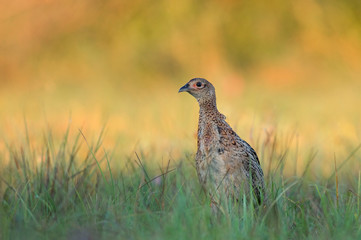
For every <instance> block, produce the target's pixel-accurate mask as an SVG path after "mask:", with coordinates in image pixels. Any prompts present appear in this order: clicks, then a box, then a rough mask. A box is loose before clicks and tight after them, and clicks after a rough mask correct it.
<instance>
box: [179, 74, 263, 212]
mask: <svg viewBox="0 0 361 240" xmlns="http://www.w3.org/2000/svg"><path fill="white" fill-rule="evenodd" d="M179 92H188V93H190V94H191V95H192V96H193V97H195V98H196V99H197V101H198V104H199V122H198V140H197V147H198V150H197V154H196V158H195V162H196V170H197V174H198V178H199V181H200V183H201V185H202V188H203V189H204V190H205V191H206V192H207V193H209V194H210V195H211V201H212V203H213V204H215V205H220V204H221V203H220V202H221V201H222V199H223V198H224V197H230V198H232V199H233V200H236V201H238V200H239V199H242V198H243V195H244V194H245V196H247V198H249V196H250V194H254V196H255V198H253V199H256V200H257V202H258V203H259V204H260V203H261V202H262V201H263V199H264V198H265V192H264V180H263V172H262V168H261V165H260V162H259V160H258V157H257V154H256V152H255V151H254V150H253V148H252V147H251V146H250V145H249V144H248V143H247V142H246V141H244V140H242V139H241V138H240V137H239V136H238V135H237V134H236V133H235V132H234V131H233V130H232V128H231V127H230V126H229V125H228V123H227V122H226V120H225V119H226V117H225V116H224V115H223V114H221V113H220V112H219V111H218V109H217V104H216V93H215V89H214V87H213V85H212V84H211V83H210V82H208V81H207V80H206V79H203V78H194V79H191V80H190V81H189V82H188V83H187V84H185V85H184V86H183V87H181V88H180V89H179ZM222 196H223V197H222ZM212 203H211V205H212Z"/></svg>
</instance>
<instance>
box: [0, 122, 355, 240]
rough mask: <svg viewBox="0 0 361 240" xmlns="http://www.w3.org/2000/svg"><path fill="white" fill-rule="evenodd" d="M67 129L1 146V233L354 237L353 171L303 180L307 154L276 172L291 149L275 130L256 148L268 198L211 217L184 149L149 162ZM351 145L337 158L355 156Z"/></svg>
mask: <svg viewBox="0 0 361 240" xmlns="http://www.w3.org/2000/svg"><path fill="white" fill-rule="evenodd" d="M70 132H71V131H70V128H68V130H67V131H66V132H65V134H64V136H63V138H62V139H61V141H58V140H56V139H54V137H53V136H52V133H51V131H50V130H49V131H48V132H47V133H46V134H44V139H43V141H42V142H43V143H42V144H40V147H35V146H33V143H32V142H31V140H29V137H25V141H24V142H23V144H19V145H17V146H12V145H7V148H6V150H5V151H4V152H2V153H1V156H0V159H1V160H0V161H1V164H2V167H1V169H0V174H1V175H0V194H1V195H0V196H1V199H0V200H1V206H0V231H1V239H305V238H306V239H307V238H309V239H315V238H317V239H332V238H333V239H338V238H355V239H356V238H360V237H361V218H360V213H361V211H360V201H361V199H360V196H361V177H360V174H358V175H355V176H348V180H347V181H346V180H345V179H346V178H343V177H341V175H340V172H341V171H342V168H341V167H343V165H342V163H341V162H340V164H339V165H337V164H335V171H334V173H333V174H332V175H331V176H329V177H328V179H327V178H324V177H323V178H321V177H319V178H317V177H316V178H315V177H312V176H313V174H311V173H310V171H311V168H312V167H311V166H312V161H314V160H315V158H316V157H315V155H314V154H313V153H312V152H311V153H310V154H309V155H308V156H309V157H308V159H298V161H305V162H306V163H308V164H306V167H305V168H304V171H303V173H302V174H301V175H300V176H298V177H297V176H290V177H287V176H286V175H285V174H283V170H284V167H285V166H286V164H287V161H289V160H294V158H293V157H292V154H291V153H290V152H291V151H293V150H292V147H291V146H290V144H289V145H287V144H286V145H283V146H282V147H281V144H279V142H280V140H279V139H278V138H276V137H275V136H269V138H268V139H266V140H264V141H263V142H258V143H257V144H256V145H257V148H258V152H259V154H260V156H261V159H262V162H263V163H262V165H263V168H264V172H265V175H266V180H267V191H268V204H267V205H266V206H265V207H257V206H254V205H252V204H248V202H247V201H241V202H239V203H238V204H230V206H229V207H228V208H227V209H226V211H225V213H224V214H223V215H221V216H219V217H217V218H216V217H215V216H214V214H212V211H211V208H210V206H209V204H210V199H209V196H207V195H206V194H204V193H203V192H202V190H201V188H200V186H199V183H198V180H197V176H196V173H195V170H194V163H193V157H192V154H190V153H187V152H185V153H184V154H183V156H184V157H181V158H180V159H177V160H169V161H168V162H167V163H166V164H165V165H164V166H159V165H154V164H151V163H154V162H155V161H153V160H154V159H152V158H153V157H152V155H151V154H144V153H142V152H141V151H138V152H136V153H134V154H131V156H128V157H127V156H124V157H122V158H119V157H117V158H116V157H114V156H115V154H112V153H111V152H110V151H107V150H106V149H105V148H103V147H102V140H103V131H102V132H101V134H100V136H99V137H98V139H97V140H96V141H94V142H93V141H89V139H87V137H86V136H85V134H83V132H82V131H79V132H78V133H77V134H75V135H72V134H70ZM26 136H27V134H26ZM288 142H289V143H290V142H291V140H290V141H288ZM358 148H359V147H358ZM358 148H355V149H354V151H352V152H350V155H349V157H348V158H345V160H344V161H343V162H345V163H347V162H348V161H349V160H350V159H352V160H355V161H357V159H358V157H357V156H358V155H357V154H356V153H357V150H358ZM114 151H116V150H114ZM293 153H294V152H293ZM358 160H360V159H358ZM116 162H120V163H122V164H121V166H120V167H119V166H118V167H115V166H116V164H115V163H116Z"/></svg>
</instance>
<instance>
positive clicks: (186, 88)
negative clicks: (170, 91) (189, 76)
mask: <svg viewBox="0 0 361 240" xmlns="http://www.w3.org/2000/svg"><path fill="white" fill-rule="evenodd" d="M188 90H189V83H187V84H186V85H184V86H183V87H181V88H180V89H179V91H178V92H179V93H180V92H188Z"/></svg>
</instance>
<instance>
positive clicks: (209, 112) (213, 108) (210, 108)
mask: <svg viewBox="0 0 361 240" xmlns="http://www.w3.org/2000/svg"><path fill="white" fill-rule="evenodd" d="M198 103H199V115H200V116H216V115H218V114H220V113H219V111H218V109H217V103H216V99H215V98H209V99H200V100H198Z"/></svg>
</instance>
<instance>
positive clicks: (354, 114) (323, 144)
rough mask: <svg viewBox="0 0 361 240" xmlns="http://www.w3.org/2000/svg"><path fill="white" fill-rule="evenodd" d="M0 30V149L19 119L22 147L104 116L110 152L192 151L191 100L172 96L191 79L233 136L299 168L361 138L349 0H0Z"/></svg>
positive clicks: (358, 33) (15, 137)
mask: <svg viewBox="0 0 361 240" xmlns="http://www.w3.org/2000/svg"><path fill="white" fill-rule="evenodd" d="M0 36H1V37H0V85H1V87H0V134H1V136H2V138H3V139H4V141H3V142H2V143H0V149H1V151H5V150H4V149H5V148H6V147H5V145H16V144H18V142H19V141H21V140H20V139H23V137H22V136H24V134H25V122H26V124H27V126H28V128H29V138H30V139H31V140H32V143H33V144H34V147H36V146H37V142H41V141H42V140H43V135H44V134H45V133H46V132H47V131H48V129H52V131H53V134H54V135H55V136H61V135H63V134H64V132H65V129H66V128H67V126H68V124H69V123H70V126H71V134H73V135H76V134H77V132H78V129H82V130H83V131H84V133H85V135H86V136H88V137H89V139H93V138H94V136H96V135H97V134H99V132H100V131H101V129H102V127H103V126H106V136H105V138H104V145H105V147H107V148H110V149H114V151H115V152H116V154H117V155H118V156H124V155H133V153H134V151H142V152H144V154H145V155H146V154H152V155H155V156H156V157H155V159H158V160H160V161H162V159H168V158H172V159H177V158H180V157H182V156H184V154H185V152H188V153H194V152H195V151H196V131H197V121H198V119H197V118H198V106H197V103H196V101H195V99H193V98H192V97H191V96H189V95H187V94H178V93H177V92H178V89H179V88H180V87H181V86H183V85H184V84H185V83H186V82H187V81H188V80H189V79H191V78H194V77H204V78H206V79H208V80H209V81H211V82H212V83H213V84H214V86H215V87H216V90H217V97H218V107H219V109H220V111H221V112H223V113H224V114H225V115H226V116H227V120H228V122H229V123H230V125H231V126H233V127H234V129H235V130H237V132H238V133H239V135H240V136H241V137H243V138H244V139H245V140H247V141H248V142H250V143H251V145H253V146H255V148H256V149H258V150H259V149H260V145H262V141H263V143H264V141H267V139H268V138H269V136H272V137H273V138H274V137H275V136H278V139H281V140H280V143H279V144H280V145H287V144H288V143H287V142H291V143H290V145H291V146H292V148H293V149H297V155H298V156H299V157H296V158H295V159H296V160H297V159H298V158H299V159H300V160H298V161H295V162H291V164H294V165H300V168H301V167H302V166H304V165H305V164H306V163H305V162H304V161H302V159H305V158H306V157H305V156H306V155H309V154H310V152H317V161H316V162H315V163H314V164H316V165H317V166H319V167H320V168H318V169H321V170H324V171H325V172H327V171H329V169H333V168H334V159H335V158H336V159H340V160H339V161H340V162H341V160H342V159H344V158H345V157H346V156H347V155H348V154H349V153H350V151H352V149H354V148H355V147H356V146H357V145H358V144H359V143H360V142H361V124H360V123H361V110H360V106H361V1H359V0H344V1H338V0H330V1H315V0H295V1H287V0H275V1H266V0H260V1H235V0H226V1H224V0H223V1H190V0H183V1H177V2H174V1H166V0H159V1H147V0H143V1H139V0H134V1H125V0H122V1H118V0H107V1H96V0H75V1H74V0H72V1H70V0H63V1H55V0H14V1H1V8H0ZM24 119H25V120H24ZM290 139H292V140H290ZM119 159H121V157H119ZM119 161H121V160H119ZM321 172H322V171H321ZM296 173H297V171H296Z"/></svg>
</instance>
